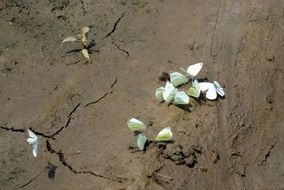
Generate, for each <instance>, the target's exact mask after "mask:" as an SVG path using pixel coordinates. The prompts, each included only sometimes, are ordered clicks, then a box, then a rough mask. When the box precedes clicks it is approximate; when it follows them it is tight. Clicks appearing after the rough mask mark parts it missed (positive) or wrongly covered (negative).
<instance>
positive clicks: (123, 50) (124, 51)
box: [112, 40, 129, 58]
mask: <svg viewBox="0 0 284 190" xmlns="http://www.w3.org/2000/svg"><path fill="white" fill-rule="evenodd" d="M112 44H113V45H115V47H116V48H117V49H118V50H120V51H122V52H123V53H125V54H126V58H128V57H129V52H128V51H127V50H125V49H122V48H121V47H120V46H119V45H118V44H117V43H115V42H114V40H112Z"/></svg>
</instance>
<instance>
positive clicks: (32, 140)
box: [27, 129, 39, 157]
mask: <svg viewBox="0 0 284 190" xmlns="http://www.w3.org/2000/svg"><path fill="white" fill-rule="evenodd" d="M28 134H29V138H28V139H27V141H28V143H30V144H31V145H32V147H33V156H34V157H37V155H38V143H39V138H38V136H36V134H35V133H34V132H32V130H30V129H28Z"/></svg>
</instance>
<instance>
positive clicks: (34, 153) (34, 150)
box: [33, 142, 38, 158]
mask: <svg viewBox="0 0 284 190" xmlns="http://www.w3.org/2000/svg"><path fill="white" fill-rule="evenodd" d="M37 155H38V142H35V143H34V144H33V156H34V157H35V158H36V157H37Z"/></svg>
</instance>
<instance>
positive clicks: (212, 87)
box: [199, 81, 225, 100]
mask: <svg viewBox="0 0 284 190" xmlns="http://www.w3.org/2000/svg"><path fill="white" fill-rule="evenodd" d="M199 85H200V89H201V91H203V92H205V91H207V92H206V98H207V99H209V100H215V99H216V98H217V93H218V94H219V95H220V96H222V97H223V96H225V92H224V90H223V88H222V87H221V86H220V84H219V83H218V82H217V81H214V82H213V83H211V82H201V83H199Z"/></svg>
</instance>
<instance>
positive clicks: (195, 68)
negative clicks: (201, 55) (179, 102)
mask: <svg viewBox="0 0 284 190" xmlns="http://www.w3.org/2000/svg"><path fill="white" fill-rule="evenodd" d="M202 67H203V63H195V64H193V65H190V66H189V67H188V68H187V70H185V69H183V68H181V70H183V71H184V72H186V75H187V76H188V77H190V78H192V79H193V78H195V76H196V75H197V74H198V73H199V72H200V70H201V69H202Z"/></svg>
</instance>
